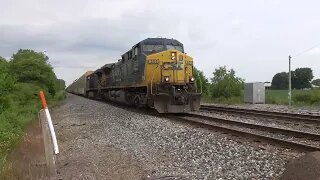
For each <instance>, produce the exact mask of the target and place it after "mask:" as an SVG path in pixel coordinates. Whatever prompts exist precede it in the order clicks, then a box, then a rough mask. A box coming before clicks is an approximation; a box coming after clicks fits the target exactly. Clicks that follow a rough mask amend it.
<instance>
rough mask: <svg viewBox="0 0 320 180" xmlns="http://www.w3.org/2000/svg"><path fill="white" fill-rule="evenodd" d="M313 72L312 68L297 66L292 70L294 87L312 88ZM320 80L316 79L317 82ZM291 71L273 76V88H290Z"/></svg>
mask: <svg viewBox="0 0 320 180" xmlns="http://www.w3.org/2000/svg"><path fill="white" fill-rule="evenodd" d="M313 77H314V76H313V72H312V69H311V68H297V69H296V70H294V71H291V83H292V89H306V88H311V87H312V86H311V81H312V79H313ZM316 82H318V81H315V83H316ZM288 86H289V73H287V72H281V73H277V74H275V75H274V76H273V78H272V83H271V88H272V89H288V88H289V87H288Z"/></svg>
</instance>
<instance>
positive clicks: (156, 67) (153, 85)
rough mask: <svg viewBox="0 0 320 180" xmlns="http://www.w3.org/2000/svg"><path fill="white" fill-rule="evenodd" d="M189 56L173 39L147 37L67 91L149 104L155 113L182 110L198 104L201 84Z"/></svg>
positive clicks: (136, 104) (147, 105)
mask: <svg viewBox="0 0 320 180" xmlns="http://www.w3.org/2000/svg"><path fill="white" fill-rule="evenodd" d="M195 81H196V79H195V77H194V67H193V59H192V57H190V56H188V55H187V54H186V53H185V52H184V47H183V44H182V43H180V42H179V41H177V40H175V39H166V38H148V39H145V40H143V41H141V42H139V43H137V44H136V45H134V46H133V47H132V48H131V49H130V50H129V51H127V52H126V53H124V54H123V55H122V57H121V59H119V60H118V61H117V62H116V63H110V64H106V65H104V66H102V67H101V68H99V69H97V70H95V71H88V72H86V73H85V74H84V75H83V76H81V77H80V78H79V79H77V80H76V81H74V82H73V83H72V84H71V85H70V86H68V87H67V92H70V93H74V94H78V95H82V96H86V97H89V98H94V99H102V100H109V101H115V102H120V103H125V104H129V105H134V106H138V107H150V108H154V109H156V110H157V111H158V112H159V113H185V112H190V111H197V110H199V108H200V97H201V89H202V88H201V87H197V83H196V82H195Z"/></svg>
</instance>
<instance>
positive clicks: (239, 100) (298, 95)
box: [201, 89, 320, 106]
mask: <svg viewBox="0 0 320 180" xmlns="http://www.w3.org/2000/svg"><path fill="white" fill-rule="evenodd" d="M201 102H203V103H220V104H243V103H244V98H243V92H242V93H241V96H238V97H231V98H228V99H227V98H223V97H220V98H215V99H213V98H212V97H209V96H202V98H201ZM266 104H279V105H288V90H266ZM292 104H293V105H294V106H319V105H320V89H310V90H295V89H294V90H292Z"/></svg>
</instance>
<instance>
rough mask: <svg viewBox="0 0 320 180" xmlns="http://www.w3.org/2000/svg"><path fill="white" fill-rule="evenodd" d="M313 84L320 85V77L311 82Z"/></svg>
mask: <svg viewBox="0 0 320 180" xmlns="http://www.w3.org/2000/svg"><path fill="white" fill-rule="evenodd" d="M311 84H313V85H316V86H320V79H315V80H313V81H312V82H311Z"/></svg>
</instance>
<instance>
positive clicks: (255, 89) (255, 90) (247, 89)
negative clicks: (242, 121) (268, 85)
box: [244, 82, 266, 104]
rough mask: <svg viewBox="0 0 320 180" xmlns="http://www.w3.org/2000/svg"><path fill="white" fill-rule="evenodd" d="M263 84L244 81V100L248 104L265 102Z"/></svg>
mask: <svg viewBox="0 0 320 180" xmlns="http://www.w3.org/2000/svg"><path fill="white" fill-rule="evenodd" d="M265 96H266V95H265V86H264V83H263V82H255V83H245V85H244V102H245V103H249V104H265Z"/></svg>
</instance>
